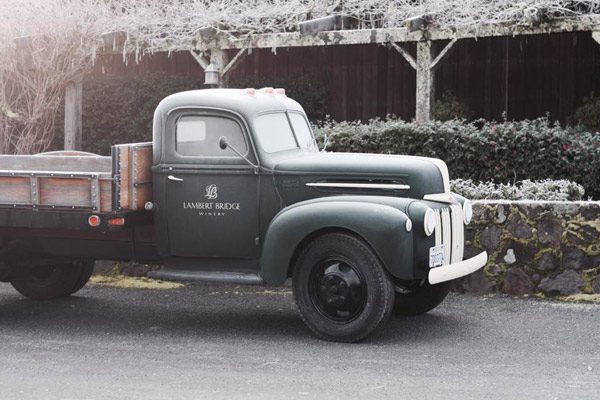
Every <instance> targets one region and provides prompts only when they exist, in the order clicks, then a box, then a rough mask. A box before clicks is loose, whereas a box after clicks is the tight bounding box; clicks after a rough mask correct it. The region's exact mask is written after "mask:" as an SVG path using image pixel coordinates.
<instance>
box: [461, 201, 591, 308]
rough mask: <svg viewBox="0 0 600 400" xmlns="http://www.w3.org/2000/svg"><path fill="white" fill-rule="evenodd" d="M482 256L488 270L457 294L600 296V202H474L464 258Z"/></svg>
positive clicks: (467, 280) (472, 277)
mask: <svg viewBox="0 0 600 400" xmlns="http://www.w3.org/2000/svg"><path fill="white" fill-rule="evenodd" d="M482 250H487V252H488V255H489V260H488V263H487V265H486V266H485V267H484V268H483V269H482V270H480V271H478V272H476V273H474V274H472V275H470V276H468V277H465V278H463V279H461V280H458V281H455V282H454V284H453V285H454V289H455V290H457V291H464V292H473V293H490V292H503V293H507V294H511V295H524V294H534V293H543V294H545V295H550V296H554V295H571V294H577V293H588V294H592V293H600V202H541V201H536V202H531V201H514V202H509V201H478V202H474V204H473V221H472V222H471V224H470V225H469V226H468V228H467V231H466V246H465V258H468V257H472V256H474V255H476V254H477V253H479V252H481V251H482Z"/></svg>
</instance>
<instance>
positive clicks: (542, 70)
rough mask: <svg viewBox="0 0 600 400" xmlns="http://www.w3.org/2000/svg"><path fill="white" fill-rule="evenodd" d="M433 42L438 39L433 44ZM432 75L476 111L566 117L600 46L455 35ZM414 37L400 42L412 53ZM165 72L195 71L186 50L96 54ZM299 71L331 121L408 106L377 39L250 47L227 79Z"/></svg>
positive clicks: (116, 69) (582, 37) (395, 59)
mask: <svg viewBox="0 0 600 400" xmlns="http://www.w3.org/2000/svg"><path fill="white" fill-rule="evenodd" d="M436 45H437V46H438V47H439V48H440V49H441V47H442V46H443V45H444V43H437V44H436ZM455 46H456V48H455V49H454V51H453V52H452V53H451V54H450V55H449V56H448V57H447V59H446V60H444V62H443V63H442V65H441V66H440V68H439V69H438V70H437V74H436V85H437V94H438V96H439V95H440V94H441V93H443V92H445V91H447V90H449V91H452V92H453V93H454V94H455V95H457V96H458V97H459V98H460V99H461V100H462V101H464V102H466V103H467V104H468V106H469V107H470V108H471V109H472V110H473V111H474V113H475V116H476V117H483V118H486V119H499V118H501V116H502V113H503V112H504V111H505V110H506V111H507V115H508V118H511V119H512V118H514V119H522V118H534V117H538V116H542V115H545V114H546V113H550V115H551V118H553V119H559V120H561V121H563V122H566V121H567V120H568V118H569V117H570V116H571V115H572V114H573V113H574V111H575V109H576V108H577V107H578V106H579V105H580V104H581V102H582V100H583V97H584V96H586V95H589V93H590V92H591V91H595V92H596V93H599V94H600V73H599V72H600V71H599V68H600V45H598V44H597V43H596V42H595V41H594V40H593V39H592V38H591V35H590V33H589V32H579V33H561V34H552V35H536V36H521V37H515V38H512V37H506V38H504V37H501V38H486V39H478V40H472V39H467V40H461V41H459V42H457V44H456V45H455ZM415 47H416V46H415V45H414V44H406V48H407V49H409V51H410V52H411V53H413V54H414V53H415ZM157 72H161V73H166V74H176V75H189V76H194V77H196V78H198V77H201V76H202V74H203V73H202V69H201V68H200V67H199V66H198V64H197V63H196V61H195V60H194V59H193V58H192V57H191V56H190V55H189V54H188V53H185V52H184V53H173V54H171V56H170V57H169V56H168V55H167V54H164V53H162V54H155V55H153V56H146V57H144V58H143V59H142V60H141V62H140V63H139V64H136V63H135V62H134V61H132V60H130V61H129V63H128V64H127V65H126V64H124V63H123V59H122V57H121V56H110V57H105V58H102V59H100V60H99V61H98V63H97V64H96V67H95V71H94V73H95V74H102V73H108V74H127V75H132V76H134V75H137V76H139V75H140V74H143V73H157ZM275 76H276V77H278V78H279V79H282V78H283V77H285V78H287V79H295V77H298V76H302V77H307V78H309V79H312V80H315V81H316V82H319V83H320V84H321V85H323V87H324V88H325V89H326V92H327V97H328V100H327V105H328V113H329V114H330V115H331V116H332V117H333V118H334V119H337V120H344V119H347V120H354V119H362V120H366V119H369V118H373V117H375V116H380V117H383V116H385V115H387V114H395V115H398V116H401V117H403V118H405V119H411V118H413V117H414V113H415V72H414V71H413V70H412V68H411V67H410V66H409V65H408V63H407V62H406V61H405V60H404V58H403V57H402V56H401V55H400V54H398V53H397V52H396V51H395V50H393V49H388V48H386V47H384V46H380V45H354V46H332V47H313V48H288V49H286V48H278V49H276V51H271V49H260V50H253V51H252V54H251V55H249V56H248V57H246V58H245V59H244V60H243V61H242V62H241V64H240V65H239V67H238V68H237V69H236V70H235V71H234V72H233V74H232V80H233V81H235V80H239V79H243V80H244V81H246V80H247V79H249V78H252V77H254V78H257V79H260V80H264V79H265V78H267V79H268V78H269V77H275Z"/></svg>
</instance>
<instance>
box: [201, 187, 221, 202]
mask: <svg viewBox="0 0 600 400" xmlns="http://www.w3.org/2000/svg"><path fill="white" fill-rule="evenodd" d="M204 197H206V198H207V199H209V200H214V199H216V198H217V197H219V195H218V194H217V185H215V184H214V183H213V184H212V185H208V186H207V187H206V194H205V195H204Z"/></svg>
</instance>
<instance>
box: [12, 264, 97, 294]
mask: <svg viewBox="0 0 600 400" xmlns="http://www.w3.org/2000/svg"><path fill="white" fill-rule="evenodd" d="M93 269H94V264H93V262H91V261H85V260H78V261H74V262H65V263H58V264H52V265H45V266H40V267H34V268H31V269H29V270H28V271H27V272H25V273H24V274H23V275H20V276H19V277H17V278H15V279H13V280H12V281H11V282H10V283H11V285H12V286H13V287H14V288H15V289H16V290H17V291H18V292H19V293H21V294H22V295H23V296H25V297H27V298H30V299H33V300H50V299H56V298H59V297H65V296H69V295H71V294H73V293H75V292H77V291H78V290H79V289H81V288H82V287H83V286H85V284H86V283H87V281H88V280H89V279H90V276H91V275H92V272H93Z"/></svg>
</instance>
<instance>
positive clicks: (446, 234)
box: [435, 204, 465, 265]
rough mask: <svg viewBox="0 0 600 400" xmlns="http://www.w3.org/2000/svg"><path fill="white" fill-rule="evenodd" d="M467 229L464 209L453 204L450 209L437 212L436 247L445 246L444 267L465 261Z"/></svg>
mask: <svg viewBox="0 0 600 400" xmlns="http://www.w3.org/2000/svg"><path fill="white" fill-rule="evenodd" d="M464 241H465V228H464V225H463V213H462V207H461V206H460V205H459V204H451V205H450V207H449V208H438V209H436V210H435V245H436V246H440V245H442V244H443V245H444V265H448V264H453V263H456V262H459V261H462V259H463V251H464Z"/></svg>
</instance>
